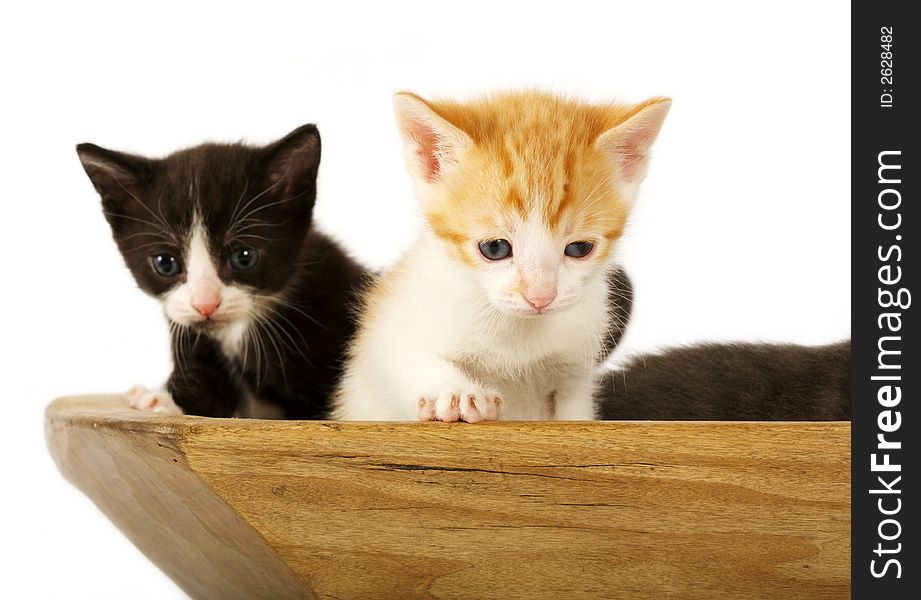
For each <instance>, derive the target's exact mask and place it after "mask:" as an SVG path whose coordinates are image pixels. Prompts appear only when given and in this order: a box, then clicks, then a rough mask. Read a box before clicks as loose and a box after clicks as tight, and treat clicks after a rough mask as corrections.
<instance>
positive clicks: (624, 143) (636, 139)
mask: <svg viewBox="0 0 921 600" xmlns="http://www.w3.org/2000/svg"><path fill="white" fill-rule="evenodd" d="M671 105H672V101H671V100H670V99H668V98H661V99H656V100H651V101H649V102H647V103H645V106H643V108H641V109H640V110H638V111H637V112H635V113H634V114H633V115H631V116H630V117H629V118H628V119H627V120H626V121H624V122H623V123H621V124H620V125H618V126H617V127H614V128H612V129H608V130H607V131H605V132H604V133H602V134H601V135H600V136H598V139H597V140H595V147H596V148H598V149H599V150H600V151H602V152H603V153H605V154H607V155H608V156H609V157H611V158H612V159H613V160H614V161H615V162H616V164H617V176H618V178H619V179H620V180H621V181H623V182H625V183H634V184H638V183H639V182H640V181H642V180H643V177H645V176H646V165H647V162H648V161H647V157H648V156H649V149H650V148H651V147H652V143H653V142H654V141H656V137H657V136H658V135H659V130H660V129H662V123H663V122H664V121H665V115H667V114H668V109H669V108H671Z"/></svg>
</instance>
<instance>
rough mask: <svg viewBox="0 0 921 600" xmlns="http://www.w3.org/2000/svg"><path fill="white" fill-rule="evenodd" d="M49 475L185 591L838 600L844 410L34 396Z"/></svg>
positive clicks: (845, 567) (844, 524) (843, 590)
mask: <svg viewBox="0 0 921 600" xmlns="http://www.w3.org/2000/svg"><path fill="white" fill-rule="evenodd" d="M46 430H47V435H48V443H49V447H50V448H51V451H52V455H54V457H55V460H56V461H57V463H58V465H59V466H60V468H61V470H62V472H64V474H65V475H66V476H67V477H68V479H70V480H71V481H72V482H74V484H75V485H77V486H78V487H79V488H80V489H82V490H83V491H84V492H85V493H86V494H87V495H89V496H90V497H91V498H92V499H93V500H94V501H95V502H96V504H97V505H99V507H100V508H101V509H102V510H103V511H104V512H105V513H106V514H107V515H108V516H109V517H110V518H111V519H112V520H113V522H115V524H116V525H118V526H119V527H120V528H121V529H122V531H124V532H125V533H126V534H127V535H128V536H129V538H131V539H132V541H134V543H135V544H137V545H138V546H139V547H140V548H141V550H142V551H144V552H145V554H147V556H149V557H150V558H151V559H152V560H153V561H154V562H155V563H157V564H158V565H159V566H160V567H161V568H162V569H163V570H164V571H165V572H166V573H167V574H168V575H170V576H171V577H172V578H173V579H174V580H176V581H177V583H179V585H180V586H182V587H183V589H185V590H186V591H187V592H188V593H189V594H191V595H192V596H194V597H200V598H227V597H266V598H269V597H272V598H275V597H279V598H283V597H297V596H299V597H308V598H309V597H323V598H532V599H533V598H593V597H594V598H661V597H663V596H667V597H673V598H701V597H704V598H715V599H718V598H742V597H744V598H846V597H848V596H849V593H850V587H849V586H850V584H849V579H850V571H849V568H850V541H849V538H850V502H849V494H850V425H849V424H848V423H676V422H669V423H654V422H629V423H628V422H596V423H541V422H531V423H504V422H499V423H485V424H477V425H466V424H444V423H386V424H375V423H333V422H307V421H287V422H285V421H258V420H235V419H204V418H198V417H166V418H164V417H158V416H153V415H145V414H141V413H138V412H135V411H130V410H128V409H126V408H125V407H124V406H123V405H122V404H121V403H120V401H118V400H117V398H115V397H99V398H67V399H61V400H58V401H56V402H55V403H53V404H52V405H51V406H50V407H49V408H48V411H47V428H46Z"/></svg>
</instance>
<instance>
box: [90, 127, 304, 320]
mask: <svg viewBox="0 0 921 600" xmlns="http://www.w3.org/2000/svg"><path fill="white" fill-rule="evenodd" d="M77 151H78V154H79V156H80V160H81V161H82V163H83V166H84V169H85V170H86V172H87V175H89V177H90V179H91V180H92V182H93V184H94V186H95V187H96V189H97V191H98V192H99V193H100V196H101V197H102V203H103V209H104V212H105V215H106V219H107V220H108V222H109V224H110V225H111V227H112V233H113V236H114V238H115V241H116V243H117V244H118V247H119V250H120V251H121V253H122V255H123V257H124V259H125V262H126V264H127V265H128V267H129V269H130V270H131V272H132V274H133V275H134V278H135V280H136V281H137V283H138V285H139V286H140V287H141V289H143V290H144V291H146V292H147V293H149V294H151V295H153V296H156V297H158V298H160V300H161V301H162V303H163V306H164V311H165V313H166V315H167V317H168V318H169V319H170V321H172V322H173V323H176V324H178V325H181V326H186V327H193V328H196V329H198V330H204V331H218V330H221V329H223V328H226V327H228V326H231V325H234V324H245V323H246V321H247V320H249V319H252V318H257V317H258V314H257V313H258V308H259V303H260V299H262V298H265V297H271V296H272V295H274V294H277V293H279V292H281V291H282V290H283V289H284V288H285V286H286V285H287V284H288V283H289V278H290V277H291V275H292V273H294V272H295V271H296V270H295V269H292V268H291V265H292V264H293V263H295V262H296V261H297V260H298V258H299V256H300V252H301V247H302V245H303V242H304V239H305V236H306V234H307V231H308V229H309V227H310V222H311V213H312V209H313V203H314V199H315V180H316V172H317V167H318V165H319V156H320V141H319V134H318V133H317V131H316V128H315V127H314V126H312V125H307V126H304V127H302V128H300V129H298V130H296V131H294V132H292V133H291V134H289V135H288V136H286V137H285V138H283V139H282V140H280V141H278V142H276V143H274V144H271V145H269V146H267V147H265V148H253V147H248V146H243V145H240V144H233V145H231V144H228V145H222V144H205V145H201V146H197V147H194V148H190V149H188V150H183V151H179V152H176V153H174V154H172V155H170V156H168V157H166V158H162V159H147V158H143V157H138V156H132V155H127V154H123V153H119V152H113V151H110V150H105V149H103V148H100V147H98V146H94V145H92V144H81V145H80V146H78V148H77Z"/></svg>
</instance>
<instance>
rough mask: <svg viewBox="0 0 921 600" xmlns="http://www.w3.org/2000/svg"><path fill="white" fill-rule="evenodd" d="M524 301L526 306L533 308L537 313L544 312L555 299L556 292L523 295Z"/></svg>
mask: <svg viewBox="0 0 921 600" xmlns="http://www.w3.org/2000/svg"><path fill="white" fill-rule="evenodd" d="M524 299H525V300H527V302H528V304H530V305H531V306H533V307H534V308H535V309H537V310H538V311H541V310H544V309H545V308H547V307H548V306H550V304H551V303H552V302H553V301H554V300H555V299H556V291H555V290H554V291H552V292H547V293H543V294H534V295H527V294H526V295H525V296H524Z"/></svg>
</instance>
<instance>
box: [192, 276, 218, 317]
mask: <svg viewBox="0 0 921 600" xmlns="http://www.w3.org/2000/svg"><path fill="white" fill-rule="evenodd" d="M191 291H192V302H191V304H192V308H194V309H195V310H197V311H198V312H199V314H201V315H202V316H203V317H210V316H211V315H212V314H214V311H216V310H217V307H218V306H220V305H221V286H220V285H218V284H216V283H214V282H212V281H209V280H207V279H205V280H199V281H194V282H193V283H192V290H191Z"/></svg>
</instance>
